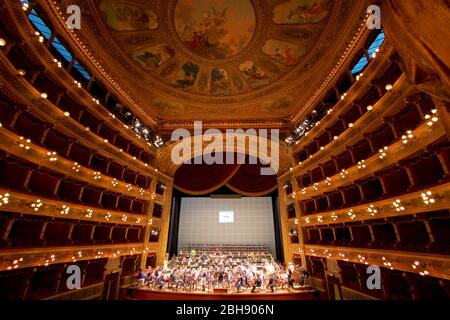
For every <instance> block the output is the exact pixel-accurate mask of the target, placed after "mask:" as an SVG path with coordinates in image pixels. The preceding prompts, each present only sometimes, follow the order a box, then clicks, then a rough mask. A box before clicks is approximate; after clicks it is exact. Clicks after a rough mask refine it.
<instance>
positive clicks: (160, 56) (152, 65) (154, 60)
mask: <svg viewBox="0 0 450 320" xmlns="http://www.w3.org/2000/svg"><path fill="white" fill-rule="evenodd" d="M174 55H175V51H174V50H173V49H172V48H171V47H169V46H167V45H163V46H162V47H160V48H157V50H155V51H153V52H152V51H150V50H148V51H145V52H143V53H142V54H139V55H136V58H135V59H136V60H138V61H139V62H140V63H141V64H142V65H143V66H145V68H146V69H149V70H154V69H156V68H158V67H159V66H160V65H161V64H162V63H163V62H165V61H166V60H167V59H169V58H170V57H173V56H174Z"/></svg>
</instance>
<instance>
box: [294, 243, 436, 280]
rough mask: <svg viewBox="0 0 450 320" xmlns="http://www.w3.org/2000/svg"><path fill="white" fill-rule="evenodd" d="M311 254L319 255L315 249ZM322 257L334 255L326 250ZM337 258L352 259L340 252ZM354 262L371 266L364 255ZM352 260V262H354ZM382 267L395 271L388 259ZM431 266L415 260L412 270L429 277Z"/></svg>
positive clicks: (384, 260) (360, 255) (357, 257)
mask: <svg viewBox="0 0 450 320" xmlns="http://www.w3.org/2000/svg"><path fill="white" fill-rule="evenodd" d="M299 251H300V253H303V250H300V249H299ZM310 252H311V255H312V256H317V253H316V251H315V249H310ZM322 255H323V256H325V257H328V258H329V257H332V254H331V253H330V252H329V250H328V249H325V250H324V251H323V252H322ZM337 256H338V259H339V260H342V261H346V262H348V261H349V260H350V258H349V256H347V255H346V254H345V253H342V252H339V253H338V254H337ZM353 259H354V260H358V261H359V262H360V263H363V264H365V265H368V264H369V262H368V261H367V258H366V257H365V256H364V255H362V254H358V255H357V256H356V255H355V257H354V258H353ZM353 259H352V260H353ZM370 263H371V264H373V263H374V262H373V258H372V259H371V262H370ZM380 265H383V266H384V267H385V268H388V269H390V270H394V267H393V263H392V261H389V260H388V259H387V258H386V257H384V256H383V257H381V261H380ZM429 265H430V264H429V263H421V262H420V261H418V260H415V261H414V262H413V263H412V264H411V268H412V269H413V270H414V271H416V272H418V273H419V274H420V275H421V276H428V275H429V274H430V272H429V271H428V270H427V267H428V266H429Z"/></svg>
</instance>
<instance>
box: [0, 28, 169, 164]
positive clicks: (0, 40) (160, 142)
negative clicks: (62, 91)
mask: <svg viewBox="0 0 450 320" xmlns="http://www.w3.org/2000/svg"><path fill="white" fill-rule="evenodd" d="M35 35H36V36H38V37H39V42H41V43H42V42H44V37H43V36H42V35H41V34H40V33H39V31H36V32H35ZM5 45H6V40H5V39H3V38H0V47H3V46H5ZM53 61H54V62H55V63H57V65H58V67H61V66H62V64H61V62H60V61H58V60H57V59H54V60H53ZM17 72H18V75H21V76H24V75H25V74H26V72H25V70H23V69H19V70H18V71H17ZM74 82H75V84H76V85H77V86H78V87H79V88H81V83H79V82H78V81H76V80H75V81H74ZM40 97H41V98H42V99H44V100H45V99H47V98H48V94H47V93H46V92H42V93H40ZM93 101H94V102H95V103H96V104H100V101H99V100H98V99H95V98H93ZM64 116H66V117H69V116H70V112H68V111H66V112H64ZM125 127H126V128H128V129H129V127H128V126H126V125H125ZM138 127H140V125H138V126H137V127H136V128H138ZM136 128H135V130H134V131H135V132H136V131H139V129H136ZM86 130H87V131H90V129H89V128H88V127H87V128H86ZM130 130H131V129H130ZM145 130H147V132H148V129H145ZM136 135H137V136H138V138H141V137H140V136H139V135H138V134H136ZM28 140H29V139H28ZM104 142H105V143H108V141H107V139H105V141H104ZM147 144H148V145H150V143H147ZM163 144H164V142H163V140H162V139H161V137H160V136H156V138H155V141H154V145H155V147H157V148H158V147H160V146H162V145H163ZM27 150H28V149H27ZM133 159H134V160H136V157H133ZM144 165H145V166H146V167H147V166H148V164H147V163H144Z"/></svg>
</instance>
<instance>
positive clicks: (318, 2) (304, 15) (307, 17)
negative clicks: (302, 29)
mask: <svg viewBox="0 0 450 320" xmlns="http://www.w3.org/2000/svg"><path fill="white" fill-rule="evenodd" d="M329 2H330V1H329V0H290V1H287V2H284V3H281V4H279V5H277V6H275V8H274V10H273V21H274V22H275V23H280V24H283V23H289V24H307V23H319V22H320V21H322V20H323V19H325V17H326V16H327V15H328V13H329V11H328V9H327V6H328V3H329Z"/></svg>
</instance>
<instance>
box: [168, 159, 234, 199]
mask: <svg viewBox="0 0 450 320" xmlns="http://www.w3.org/2000/svg"><path fill="white" fill-rule="evenodd" d="M237 169H239V165H238V164H212V165H207V164H183V165H181V167H179V168H178V170H177V172H176V173H175V179H174V184H175V187H176V188H177V189H179V190H181V191H183V192H185V193H188V194H195V195H197V194H207V193H210V192H212V191H214V190H216V189H218V188H220V187H221V186H222V185H223V184H224V183H225V182H226V181H228V179H230V177H232V176H233V174H234V173H235V172H236V170H237Z"/></svg>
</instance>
